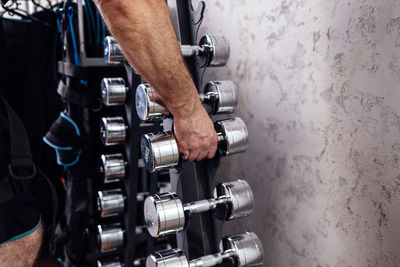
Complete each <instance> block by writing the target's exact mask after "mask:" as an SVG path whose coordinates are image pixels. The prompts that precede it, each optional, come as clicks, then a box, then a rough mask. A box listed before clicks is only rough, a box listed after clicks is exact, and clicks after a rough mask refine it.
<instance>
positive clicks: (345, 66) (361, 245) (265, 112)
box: [193, 0, 400, 266]
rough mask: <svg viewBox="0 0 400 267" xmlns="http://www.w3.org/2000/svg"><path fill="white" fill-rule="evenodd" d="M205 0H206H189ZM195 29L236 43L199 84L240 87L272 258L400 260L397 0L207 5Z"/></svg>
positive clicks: (241, 166) (250, 170)
mask: <svg viewBox="0 0 400 267" xmlns="http://www.w3.org/2000/svg"><path fill="white" fill-rule="evenodd" d="M193 2H194V6H197V3H198V1H193ZM206 5H207V7H206V12H205V20H204V22H203V26H202V28H201V29H200V33H199V36H201V35H202V34H203V33H221V34H223V35H224V36H226V37H227V38H228V39H229V40H230V42H231V58H230V62H229V63H228V65H227V67H224V68H220V69H212V70H211V69H209V70H208V71H207V72H206V75H205V76H204V80H203V82H207V81H209V80H224V79H230V80H232V81H234V82H235V83H236V84H237V85H238V88H239V92H240V98H239V107H238V110H237V112H236V114H235V115H236V116H240V117H242V118H243V119H244V120H245V122H246V123H247V126H248V129H249V138H250V143H249V149H248V151H247V152H246V153H245V154H243V155H240V156H232V157H229V158H224V159H223V162H222V166H221V168H220V170H219V171H218V179H219V180H220V181H226V180H234V179H237V178H245V179H247V180H248V182H249V183H250V185H251V186H252V188H253V190H254V194H255V199H256V203H255V210H254V213H253V214H252V215H251V216H250V217H248V218H245V219H239V220H237V221H235V222H227V223H226V224H225V225H226V227H225V230H224V232H225V234H232V233H239V232H243V231H254V232H256V233H257V235H258V236H259V237H260V238H261V239H262V241H263V245H264V250H265V266H397V265H398V263H397V261H398V259H399V258H400V250H399V249H398V247H399V245H400V233H399V231H398V228H399V226H400V213H399V212H397V211H398V207H399V206H400V197H399V192H400V168H399V167H400V166H399V156H400V120H399V114H400V106H399V105H398V99H400V90H398V84H399V82H400V16H399V15H398V14H400V12H399V11H400V5H399V3H398V2H397V1H395V0H391V1H384V2H376V1H368V0H367V1H365V0H364V1H362V0H357V1H342V0H336V1H322V0H319V1H312V0H303V1H286V0H285V1H262V0H257V1H240V0H236V1H224V0H219V1H218V0H217V1H206Z"/></svg>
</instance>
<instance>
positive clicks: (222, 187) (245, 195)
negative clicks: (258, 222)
mask: <svg viewBox="0 0 400 267" xmlns="http://www.w3.org/2000/svg"><path fill="white" fill-rule="evenodd" d="M214 197H215V198H221V197H226V198H228V199H229V202H230V204H231V205H230V215H229V217H228V218H227V220H233V219H237V218H241V217H245V216H248V215H250V214H251V213H252V212H253V207H254V196H253V190H252V189H251V187H250V185H249V184H248V183H247V182H246V181H245V180H236V181H232V182H224V183H220V184H218V185H217V186H216V187H215V189H214Z"/></svg>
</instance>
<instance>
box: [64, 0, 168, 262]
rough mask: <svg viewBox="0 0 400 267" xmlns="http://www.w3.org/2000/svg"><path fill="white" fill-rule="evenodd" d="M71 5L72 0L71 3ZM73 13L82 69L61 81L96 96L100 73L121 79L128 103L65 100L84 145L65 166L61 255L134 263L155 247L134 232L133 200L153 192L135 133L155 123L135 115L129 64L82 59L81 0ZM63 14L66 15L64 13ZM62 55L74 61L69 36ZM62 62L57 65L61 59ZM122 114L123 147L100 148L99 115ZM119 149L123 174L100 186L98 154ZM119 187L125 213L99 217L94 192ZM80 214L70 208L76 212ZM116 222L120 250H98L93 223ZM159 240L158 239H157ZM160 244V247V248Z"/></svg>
mask: <svg viewBox="0 0 400 267" xmlns="http://www.w3.org/2000/svg"><path fill="white" fill-rule="evenodd" d="M70 5H71V4H70ZM76 7H77V10H78V12H77V13H78V14H77V15H78V16H77V17H75V21H76V22H77V23H76V25H77V27H76V28H75V29H74V30H75V32H78V30H79V33H80V34H79V38H77V40H78V41H79V44H80V46H79V48H80V55H81V59H82V65H81V66H76V65H75V66H74V68H75V69H79V70H81V73H83V74H79V75H75V74H74V75H72V74H68V73H67V72H68V71H67V72H65V71H62V69H63V68H61V71H60V69H59V71H60V73H61V74H62V75H63V76H64V80H65V83H66V84H67V85H68V86H69V85H70V84H74V83H79V80H80V79H84V80H86V82H87V85H88V88H91V89H90V90H94V92H92V93H93V94H95V95H97V97H98V98H99V99H100V98H101V97H100V81H101V79H102V78H104V77H109V78H110V77H122V78H124V80H125V81H126V82H127V84H128V85H129V90H128V92H127V102H126V105H125V106H117V107H110V108H107V107H102V108H101V109H96V110H94V109H90V108H84V107H79V106H76V105H75V104H73V103H71V102H70V101H68V100H67V101H66V108H67V110H68V113H69V115H70V116H71V118H73V120H74V121H75V122H76V123H77V125H79V128H81V129H80V130H81V131H82V133H83V135H84V136H85V137H84V138H85V141H86V144H85V145H84V146H83V150H82V155H81V158H80V160H79V162H78V163H77V164H76V165H74V166H72V167H69V168H68V171H67V172H66V176H65V178H66V180H67V184H68V188H69V189H68V190H67V192H66V210H65V212H66V214H65V215H66V221H65V222H63V226H62V231H63V236H64V238H65V239H64V241H63V243H64V244H63V246H64V247H63V250H64V254H65V266H97V261H98V260H102V259H113V258H115V257H119V258H120V260H121V261H122V262H123V263H124V264H125V266H133V265H134V262H135V260H136V259H137V258H138V257H139V258H143V257H145V256H147V255H148V254H150V253H151V252H153V251H154V250H156V249H157V244H156V242H155V241H154V240H153V239H150V238H147V234H146V232H143V233H142V234H136V232H135V229H136V227H137V226H139V225H143V223H144V222H143V217H142V216H141V215H142V214H143V211H142V210H141V206H142V205H141V206H140V205H139V204H138V203H137V201H136V194H137V192H149V193H155V192H156V187H157V186H156V182H157V180H158V176H159V175H158V174H149V173H147V172H146V171H145V170H144V169H143V168H139V162H140V152H139V151H140V148H139V143H140V142H139V140H140V137H141V136H142V135H143V134H144V133H146V132H148V131H159V130H160V125H159V124H143V123H141V122H140V121H139V119H138V117H137V115H136V109H135V105H134V104H133V103H134V100H133V99H134V96H135V89H136V86H137V85H138V84H140V83H141V78H140V76H138V75H137V74H135V73H134V71H133V69H132V68H130V67H129V66H128V65H125V66H124V65H106V64H105V63H104V59H103V58H102V57H98V58H93V57H86V52H85V50H84V49H85V43H84V39H85V33H84V32H83V29H84V26H83V25H84V23H85V19H84V14H83V13H82V9H83V8H82V0H79V1H78V3H77V6H76ZM65 17H66V16H65ZM69 27H70V25H69V24H68V23H64V36H68V34H70V32H71V29H69ZM64 40H65V47H66V54H65V57H64V62H67V63H68V64H71V65H73V58H74V54H73V53H72V52H71V50H72V49H71V48H72V47H73V44H72V43H71V40H70V39H69V38H68V37H65V38H64ZM60 64H61V63H60ZM110 116H111V117H112V116H123V117H124V118H125V121H126V123H127V126H128V130H127V134H128V135H127V139H126V141H127V142H125V143H124V145H119V146H109V147H105V146H103V145H102V144H101V142H100V134H99V129H100V120H101V118H102V117H110ZM117 152H119V153H123V154H124V155H125V156H126V159H125V160H126V162H127V165H126V177H125V178H124V179H123V180H122V181H119V182H116V183H109V184H105V183H104V182H103V179H104V177H103V174H102V173H101V172H100V171H99V166H100V155H101V154H107V153H117ZM115 188H120V189H122V190H123V192H125V194H126V195H125V196H126V202H125V205H126V207H127V208H125V212H124V214H123V215H122V216H117V217H111V218H105V219H104V218H103V219H102V218H100V216H99V211H98V210H97V199H96V198H97V192H98V191H99V190H108V189H115ZM77 210H79V212H72V211H77ZM115 222H118V223H120V224H121V225H122V227H123V228H124V229H125V235H124V246H123V247H122V248H119V249H116V250H112V251H107V252H100V250H99V240H98V233H97V225H107V224H112V223H115ZM158 243H159V242H158ZM161 247H162V246H161Z"/></svg>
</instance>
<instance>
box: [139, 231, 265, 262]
mask: <svg viewBox="0 0 400 267" xmlns="http://www.w3.org/2000/svg"><path fill="white" fill-rule="evenodd" d="M220 247H221V248H220V249H221V254H214V255H206V256H204V257H201V258H199V259H197V260H193V261H190V262H188V259H187V257H186V256H185V254H184V253H183V251H182V250H180V249H170V250H162V251H158V252H155V253H153V254H151V255H150V256H148V257H147V260H146V267H189V266H215V265H212V264H215V262H216V261H215V259H216V258H218V259H220V260H222V259H224V258H227V257H232V258H233V259H234V260H235V265H234V266H235V267H248V266H249V267H250V266H262V264H263V258H264V250H263V247H262V244H261V241H260V239H259V238H258V237H257V236H256V234H254V233H249V232H246V233H243V234H239V235H232V236H227V237H224V238H223V239H222V241H221V245H220ZM208 260H211V261H208ZM203 261H206V262H207V263H209V264H204V265H203V264H202V263H203ZM192 263H193V264H192ZM198 263H200V264H199V265H197V264H198ZM210 263H211V264H210Z"/></svg>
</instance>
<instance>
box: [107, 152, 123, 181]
mask: <svg viewBox="0 0 400 267" xmlns="http://www.w3.org/2000/svg"><path fill="white" fill-rule="evenodd" d="M101 163H102V166H101V171H102V173H103V174H104V182H105V183H108V182H113V181H118V180H120V179H123V178H124V177H125V160H124V156H123V155H122V154H121V153H116V154H106V155H101Z"/></svg>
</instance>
